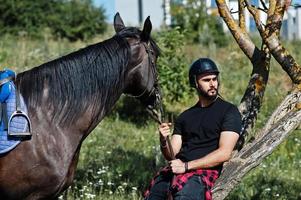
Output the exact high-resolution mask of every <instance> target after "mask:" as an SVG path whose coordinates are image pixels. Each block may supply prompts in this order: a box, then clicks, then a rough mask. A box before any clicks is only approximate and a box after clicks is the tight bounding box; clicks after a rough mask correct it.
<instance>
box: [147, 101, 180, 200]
mask: <svg viewBox="0 0 301 200" xmlns="http://www.w3.org/2000/svg"><path fill="white" fill-rule="evenodd" d="M146 110H147V111H148V113H149V114H150V116H151V117H152V118H153V119H154V120H155V121H156V122H157V123H158V124H162V123H163V122H164V120H165V119H164V117H165V116H164V114H165V113H164V109H163V105H162V101H161V102H160V108H159V111H160V114H159V113H157V111H156V110H155V109H151V108H147V109H146ZM166 141H167V145H168V150H169V154H170V157H171V159H172V160H174V159H175V154H174V151H173V149H172V146H171V141H170V137H169V136H167V138H166ZM175 178H176V175H175V174H173V177H172V179H171V181H170V187H171V186H172V183H173V182H174V180H175ZM167 199H168V200H173V196H172V192H171V190H168V193H167Z"/></svg>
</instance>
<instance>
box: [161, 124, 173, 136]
mask: <svg viewBox="0 0 301 200" xmlns="http://www.w3.org/2000/svg"><path fill="white" fill-rule="evenodd" d="M171 125H172V124H171V123H162V124H160V126H159V133H160V137H161V138H162V139H166V138H167V136H169V135H170V127H171Z"/></svg>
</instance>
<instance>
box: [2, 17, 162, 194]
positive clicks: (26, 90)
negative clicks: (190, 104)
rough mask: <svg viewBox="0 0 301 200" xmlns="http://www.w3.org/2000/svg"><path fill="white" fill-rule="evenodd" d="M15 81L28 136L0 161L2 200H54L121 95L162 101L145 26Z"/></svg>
mask: <svg viewBox="0 0 301 200" xmlns="http://www.w3.org/2000/svg"><path fill="white" fill-rule="evenodd" d="M114 28H115V31H116V35H114V36H113V37H112V38H111V39H108V40H106V41H103V42H101V43H98V44H94V45H91V46H88V47H87V48H84V49H81V50H79V51H77V52H74V53H71V54H69V55H67V56H64V57H61V58H59V59H56V60H53V61H51V62H48V63H45V64H43V65H41V66H39V67H35V68H33V69H31V70H29V71H25V72H23V73H21V74H19V75H18V76H17V80H16V85H17V87H18V88H19V89H20V92H21V94H22V95H23V97H24V99H25V102H26V103H27V106H28V110H29V116H30V118H31V121H32V130H33V135H32V138H31V139H30V140H27V141H23V142H21V144H19V145H18V146H17V147H16V148H15V149H14V150H13V151H11V152H9V153H7V154H6V155H2V156H1V157H0V199H3V200H8V199H56V198H57V197H58V196H59V195H60V193H61V192H62V191H64V190H65V189H66V188H67V187H68V186H70V184H71V183H72V180H73V177H74V172H75V169H76V165H77V161H78V157H79V152H80V148H81V144H82V142H83V140H84V139H85V138H86V137H87V135H88V134H89V133H90V132H91V131H92V130H93V129H94V128H95V126H96V125H97V124H98V123H99V122H100V121H101V120H102V119H103V118H104V117H105V115H106V114H107V113H108V112H109V111H110V110H111V108H112V107H113V105H114V104H115V103H116V101H117V100H118V99H119V97H120V96H121V94H122V93H125V94H129V95H132V96H134V97H136V98H138V99H140V100H141V101H142V102H143V103H144V104H146V105H151V106H153V105H154V104H156V102H158V101H160V91H159V88H158V85H157V71H156V65H155V63H156V59H157V56H158V54H159V51H158V47H157V46H156V44H155V43H154V42H153V40H152V39H151V38H150V32H151V29H152V25H151V21H150V20H149V18H147V19H146V20H145V22H144V27H143V30H142V31H140V30H138V29H137V28H133V27H125V26H124V24H123V22H122V19H121V18H120V16H119V14H116V16H115V19H114Z"/></svg>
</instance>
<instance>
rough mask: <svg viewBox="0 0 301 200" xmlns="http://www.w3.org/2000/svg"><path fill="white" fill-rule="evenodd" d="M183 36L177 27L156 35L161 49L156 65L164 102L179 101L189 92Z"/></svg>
mask: <svg viewBox="0 0 301 200" xmlns="http://www.w3.org/2000/svg"><path fill="white" fill-rule="evenodd" d="M184 37H185V36H184V34H183V33H181V32H180V31H179V28H177V27H176V28H173V29H166V30H164V31H162V32H160V33H158V35H157V36H156V39H157V42H158V45H159V46H160V48H161V50H162V55H161V56H160V57H159V60H158V66H159V74H160V85H161V88H162V91H163V95H164V97H163V98H164V102H165V104H168V103H172V102H181V101H183V100H184V99H185V98H188V97H189V96H190V95H189V94H190V93H191V90H190V88H189V84H188V73H187V72H188V60H187V59H186V58H185V56H184V55H185V53H184V51H183V50H184V49H183V47H184V45H185V39H184Z"/></svg>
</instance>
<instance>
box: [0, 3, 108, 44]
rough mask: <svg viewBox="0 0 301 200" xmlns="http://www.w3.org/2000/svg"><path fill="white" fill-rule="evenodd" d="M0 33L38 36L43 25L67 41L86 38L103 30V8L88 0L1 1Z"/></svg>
mask: <svg viewBox="0 0 301 200" xmlns="http://www.w3.org/2000/svg"><path fill="white" fill-rule="evenodd" d="M0 19H1V20H0V34H2V35H3V34H6V33H10V34H13V35H19V34H20V33H21V34H27V35H29V36H31V37H41V36H42V35H43V31H44V30H45V29H46V28H50V30H51V32H52V33H53V34H54V35H55V36H60V37H65V38H68V39H69V40H77V39H81V40H83V39H88V38H91V37H92V36H94V35H95V34H99V33H103V32H104V31H105V30H106V25H105V22H104V20H105V16H104V10H103V9H102V8H96V7H94V6H93V4H92V1H91V0H70V1H67V0H48V1H34V0H22V1H17V0H11V1H4V2H2V3H1V4H0Z"/></svg>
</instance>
